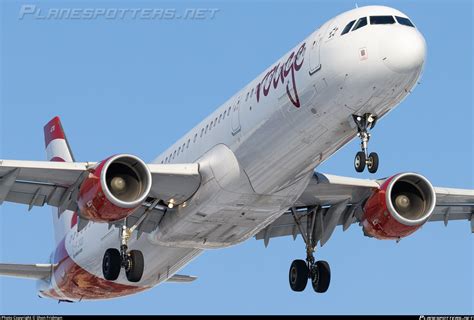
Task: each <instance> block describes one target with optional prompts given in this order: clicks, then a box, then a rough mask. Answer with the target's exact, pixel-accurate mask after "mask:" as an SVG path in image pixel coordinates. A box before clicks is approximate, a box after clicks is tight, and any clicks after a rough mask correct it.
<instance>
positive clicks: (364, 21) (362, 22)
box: [352, 17, 367, 31]
mask: <svg viewBox="0 0 474 320" xmlns="http://www.w3.org/2000/svg"><path fill="white" fill-rule="evenodd" d="M366 25H367V18H366V17H363V18H360V19H359V21H357V23H356V24H355V26H354V29H352V31H356V30H357V29H360V28H362V27H365V26H366Z"/></svg>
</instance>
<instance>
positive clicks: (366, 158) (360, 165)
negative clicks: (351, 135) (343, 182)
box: [352, 113, 379, 173]
mask: <svg viewBox="0 0 474 320" xmlns="http://www.w3.org/2000/svg"><path fill="white" fill-rule="evenodd" d="M352 118H353V119H354V122H355V123H356V125H357V136H358V137H359V138H360V148H361V150H362V151H359V152H357V154H356V156H355V158H354V168H355V170H356V171H357V172H362V171H364V169H365V166H366V165H367V170H369V172H370V173H376V172H377V169H378V168H379V156H378V154H377V153H375V152H371V153H370V154H369V151H368V145H369V140H370V133H369V130H370V129H372V128H373V127H374V126H375V123H376V122H377V118H376V117H375V116H374V115H373V114H371V113H366V114H364V115H363V116H357V115H352Z"/></svg>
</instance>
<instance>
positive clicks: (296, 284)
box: [289, 208, 331, 293]
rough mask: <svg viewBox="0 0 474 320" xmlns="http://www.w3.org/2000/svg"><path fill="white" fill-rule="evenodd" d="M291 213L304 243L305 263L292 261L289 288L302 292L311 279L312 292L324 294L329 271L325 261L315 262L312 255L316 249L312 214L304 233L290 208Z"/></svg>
mask: <svg viewBox="0 0 474 320" xmlns="http://www.w3.org/2000/svg"><path fill="white" fill-rule="evenodd" d="M291 213H292V214H293V218H294V219H295V222H296V225H297V226H298V228H299V230H300V233H301V235H302V236H303V239H304V241H305V243H306V261H305V260H294V261H293V262H292V263H291V267H290V272H289V281H290V287H291V289H292V290H293V291H297V292H300V291H303V290H304V289H305V288H306V285H307V283H308V279H311V285H312V286H313V290H314V291H316V292H318V293H324V292H326V291H327V290H328V288H329V283H330V282H331V269H330V268H329V264H328V263H327V262H326V261H315V259H314V255H313V254H314V251H315V248H316V241H314V239H313V236H312V235H313V233H314V232H313V231H314V226H315V220H316V219H315V218H314V214H313V218H312V222H311V227H310V228H308V232H304V231H303V228H302V227H301V224H300V222H299V219H298V218H297V217H296V213H295V209H294V208H291Z"/></svg>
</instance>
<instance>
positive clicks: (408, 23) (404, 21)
mask: <svg viewBox="0 0 474 320" xmlns="http://www.w3.org/2000/svg"><path fill="white" fill-rule="evenodd" d="M395 18H397V21H398V23H399V24H403V25H404V26H409V27H413V28H414V27H415V26H414V25H413V23H411V21H410V19H408V18H404V17H398V16H395Z"/></svg>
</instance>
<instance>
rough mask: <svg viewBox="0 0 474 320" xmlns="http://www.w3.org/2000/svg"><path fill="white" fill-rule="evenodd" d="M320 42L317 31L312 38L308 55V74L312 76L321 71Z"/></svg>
mask: <svg viewBox="0 0 474 320" xmlns="http://www.w3.org/2000/svg"><path fill="white" fill-rule="evenodd" d="M321 42H322V33H321V31H319V32H318V33H317V34H316V36H315V37H314V40H313V43H312V44H311V51H310V53H309V74H310V75H313V74H315V73H316V72H318V71H319V70H321V50H320V49H321Z"/></svg>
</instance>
